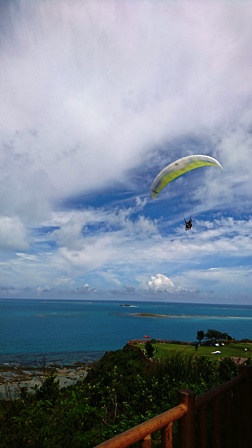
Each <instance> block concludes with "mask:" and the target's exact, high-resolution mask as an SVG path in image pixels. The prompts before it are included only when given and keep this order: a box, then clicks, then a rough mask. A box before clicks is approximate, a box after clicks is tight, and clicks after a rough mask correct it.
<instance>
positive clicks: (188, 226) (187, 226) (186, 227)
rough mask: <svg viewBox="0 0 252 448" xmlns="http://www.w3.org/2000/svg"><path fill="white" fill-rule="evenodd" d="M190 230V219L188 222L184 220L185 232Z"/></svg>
mask: <svg viewBox="0 0 252 448" xmlns="http://www.w3.org/2000/svg"><path fill="white" fill-rule="evenodd" d="M191 228H192V218H190V219H189V220H188V221H186V220H185V230H191Z"/></svg>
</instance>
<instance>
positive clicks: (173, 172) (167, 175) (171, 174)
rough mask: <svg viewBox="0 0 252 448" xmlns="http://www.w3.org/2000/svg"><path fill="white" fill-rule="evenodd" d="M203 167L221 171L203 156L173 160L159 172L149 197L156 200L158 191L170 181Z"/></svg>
mask: <svg viewBox="0 0 252 448" xmlns="http://www.w3.org/2000/svg"><path fill="white" fill-rule="evenodd" d="M203 166H217V167H219V168H220V169H221V170H222V171H223V168H222V166H221V164H220V163H219V162H218V161H217V160H216V159H214V158H213V157H210V156H205V155H192V156H187V157H182V159H178V160H175V162H172V163H170V165H167V166H166V167H165V168H164V169H163V170H162V171H160V173H159V174H158V175H157V177H156V178H155V179H154V181H153V183H152V185H151V197H152V198H153V199H156V198H157V196H158V194H159V193H160V191H161V190H162V189H163V188H164V187H165V186H166V185H167V184H169V183H170V182H171V181H173V180H174V179H176V178H177V177H179V176H182V174H184V173H186V172H187V171H191V170H194V169H195V168H201V167H203Z"/></svg>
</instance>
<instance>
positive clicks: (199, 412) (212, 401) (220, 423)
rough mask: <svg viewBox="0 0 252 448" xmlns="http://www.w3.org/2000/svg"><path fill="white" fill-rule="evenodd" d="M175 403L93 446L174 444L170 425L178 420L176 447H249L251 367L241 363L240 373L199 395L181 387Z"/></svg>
mask: <svg viewBox="0 0 252 448" xmlns="http://www.w3.org/2000/svg"><path fill="white" fill-rule="evenodd" d="M179 395H180V403H179V404H178V406H176V407H174V408H172V409H170V410H169V411H166V412H164V413H163V414H161V415H158V416H157V417H154V418H152V419H151V420H148V421H146V422H144V423H141V424H140V425H138V426H135V427H134V428H131V429H129V430H128V431H125V432H123V433H122V434H119V435H117V436H115V437H113V438H112V439H109V440H107V441H106V442H103V443H101V444H100V445H97V446H96V448H130V447H132V446H133V445H134V444H136V443H138V446H139V448H151V447H152V436H153V434H154V433H157V432H158V433H159V434H160V436H159V442H157V443H156V442H155V447H160V448H175V447H174V443H173V434H174V431H173V427H174V423H175V422H178V425H179V426H178V440H177V443H178V445H177V446H179V448H251V447H252V432H251V426H252V406H251V400H252V368H251V367H249V366H241V367H240V371H239V375H238V376H237V377H236V378H234V379H232V380H230V381H228V382H226V383H224V384H222V385H221V386H218V387H216V388H214V389H212V390H210V391H208V392H206V393H204V394H202V395H200V396H198V397H196V396H195V394H194V393H193V392H192V391H191V390H181V391H180V394H179Z"/></svg>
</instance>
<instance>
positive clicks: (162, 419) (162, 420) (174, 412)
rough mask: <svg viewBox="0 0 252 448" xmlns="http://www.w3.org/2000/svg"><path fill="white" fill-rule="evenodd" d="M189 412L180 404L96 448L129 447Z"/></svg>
mask: <svg viewBox="0 0 252 448" xmlns="http://www.w3.org/2000/svg"><path fill="white" fill-rule="evenodd" d="M186 412H187V406H186V405H184V404H179V405H178V406H176V407H175V408H172V409H169V411H166V412H164V413H163V414H160V415H158V416H157V417H153V418H151V419H150V420H147V421H146V422H143V423H140V425H137V426H135V427H134V428H131V429H128V430H127V431H125V432H123V433H121V434H119V435H118V436H115V437H113V438H112V439H109V440H107V441H106V442H103V443H101V444H100V445H97V447H96V448H98V447H99V448H122V447H127V446H128V447H129V446H130V445H133V444H134V443H137V442H140V441H141V440H144V438H145V437H147V436H149V435H150V434H153V433H154V432H156V431H159V430H160V429H162V428H165V427H166V426H168V425H169V424H170V423H173V422H175V421H177V420H179V419H180V418H182V417H183V416H184V415H185V414H186Z"/></svg>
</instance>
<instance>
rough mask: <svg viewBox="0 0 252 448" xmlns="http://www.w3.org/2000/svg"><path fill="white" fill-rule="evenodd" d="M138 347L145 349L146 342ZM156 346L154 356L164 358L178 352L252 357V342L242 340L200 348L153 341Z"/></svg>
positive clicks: (220, 356) (216, 356)
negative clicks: (216, 352)
mask: <svg viewBox="0 0 252 448" xmlns="http://www.w3.org/2000/svg"><path fill="white" fill-rule="evenodd" d="M137 346H138V347H140V348H142V349H144V343H142V344H141V343H139V344H137ZM152 346H153V347H154V349H155V350H154V352H153V353H154V358H162V357H164V356H169V355H171V354H174V353H176V352H181V353H185V354H187V353H194V354H195V355H205V356H209V357H211V358H214V359H216V358H223V357H232V358H249V357H252V344H251V343H246V344H245V343H241V342H231V343H229V344H228V343H225V345H220V346H213V347H209V346H205V345H201V346H199V347H198V350H196V349H195V346H194V345H188V344H172V343H163V342H162V343H152ZM245 349H246V350H245ZM215 351H220V352H221V353H219V354H213V353H212V352H215Z"/></svg>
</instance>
